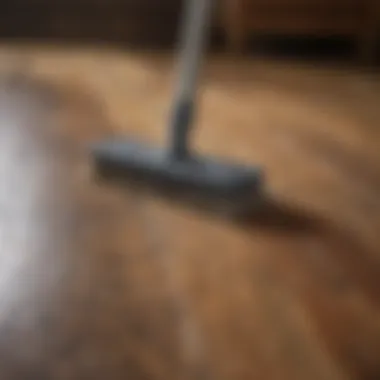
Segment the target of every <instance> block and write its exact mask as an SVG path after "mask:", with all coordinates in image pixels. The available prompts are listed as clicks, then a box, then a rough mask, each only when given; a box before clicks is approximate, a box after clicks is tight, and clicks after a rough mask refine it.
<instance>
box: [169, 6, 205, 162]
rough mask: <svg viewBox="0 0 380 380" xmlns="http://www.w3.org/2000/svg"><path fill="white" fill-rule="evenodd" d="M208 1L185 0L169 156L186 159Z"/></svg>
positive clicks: (203, 45) (203, 41)
mask: <svg viewBox="0 0 380 380" xmlns="http://www.w3.org/2000/svg"><path fill="white" fill-rule="evenodd" d="M211 11H212V0H187V1H186V7H185V14H184V22H183V29H182V36H181V40H180V57H179V79H178V85H177V88H176V92H175V97H174V102H173V103H174V104H173V111H172V119H171V124H170V128H171V130H170V132H169V133H170V142H169V143H170V145H169V149H170V153H171V154H172V155H173V156H174V157H173V158H177V159H179V158H186V157H187V156H188V155H189V152H188V134H189V131H190V129H191V124H192V120H193V116H194V111H195V110H194V108H195V101H196V91H197V84H198V77H199V68H200V64H201V60H202V56H203V53H204V49H205V42H206V37H207V29H208V24H209V21H210V18H211Z"/></svg>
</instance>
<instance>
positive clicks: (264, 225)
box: [0, 46, 380, 380]
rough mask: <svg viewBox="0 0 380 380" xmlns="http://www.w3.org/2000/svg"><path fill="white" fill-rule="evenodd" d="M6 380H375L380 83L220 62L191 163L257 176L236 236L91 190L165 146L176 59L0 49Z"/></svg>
mask: <svg viewBox="0 0 380 380" xmlns="http://www.w3.org/2000/svg"><path fill="white" fill-rule="evenodd" d="M0 58H1V60H0V184H1V185H0V189H1V191H0V206H1V213H0V215H1V217H0V234H1V250H0V378H1V379H4V380H7V379H11V380H18V379H39V380H43V379H57V380H61V379H62V380H66V379H78V380H82V379H83V380H84V379H91V380H96V379H105V378H109V379H113V380H117V379H133V380H140V379H149V380H156V379H157V380H158V379H162V380H171V379H176V380H182V379H186V380H187V379H194V380H195V379H196V380H200V379H205V380H206V379H207V380H208V379H217V380H251V379H265V380H276V379H279V380H283V379H289V380H296V379H300V380H304V379H308V380H314V379H316V380H317V379H318V380H322V379H326V380H327V379H331V380H332V379H334V380H336V379H358V380H359V379H360V380H367V379H368V380H372V379H378V378H380V364H379V363H380V361H379V356H380V292H379V286H380V237H379V232H380V200H379V193H380V150H379V147H380V130H379V123H380V109H379V108H378V106H379V95H380V82H379V79H378V78H377V77H376V76H375V75H371V74H366V73H360V72H357V71H353V70H348V69H337V68H330V69H328V68H317V67H315V66H312V65H301V64H299V63H290V62H272V61H255V60H251V61H249V60H247V61H241V62H235V61H233V60H228V59H226V58H211V59H210V61H209V63H208V65H207V68H206V70H205V78H204V80H205V87H204V92H203V95H204V96H203V102H202V107H201V109H200V111H199V120H198V124H199V127H200V128H199V130H198V131H197V132H196V133H195V135H194V145H195V146H196V147H197V148H198V149H199V150H200V151H203V152H206V151H207V152H209V153H210V154H214V155H222V156H224V157H227V158H234V159H240V160H243V161H246V162H248V163H252V164H254V163H259V164H261V165H262V166H263V167H264V168H265V170H266V176H267V183H266V191H267V201H266V204H265V206H264V207H263V208H262V209H261V210H260V211H258V212H257V214H256V215H254V216H252V217H251V218H250V219H249V220H247V221H245V222H244V223H237V222H233V221H232V220H228V219H226V218H219V217H218V216H216V215H215V214H213V213H207V212H202V211H200V210H199V209H193V208H191V207H188V206H183V205H181V204H177V203H175V202H174V203H173V202H170V201H168V200H165V199H162V198H160V197H156V196H154V195H152V194H144V193H140V192H139V191H136V190H132V189H131V190H128V189H121V188H118V187H116V186H113V185H112V186H111V185H106V184H103V183H99V182H97V181H95V180H94V178H93V176H92V174H91V161H90V159H89V156H88V149H87V148H88V145H89V144H90V143H91V142H92V141H95V140H96V139H98V138H100V137H102V136H104V135H106V134H108V133H114V132H120V133H129V134H134V135H139V136H140V137H141V138H142V139H146V140H148V141H150V142H153V143H156V144H158V145H159V144H162V143H163V141H164V134H163V128H164V126H165V117H166V115H167V113H168V106H169V100H170V92H171V88H172V83H173V78H174V77H173V71H172V65H171V60H170V57H169V56H160V55H157V54H137V53H127V52H118V51H113V50H106V49H102V50H96V49H89V48H88V49H79V48H72V49H69V48H57V47H56V48H48V47H37V46H29V47H22V46H18V47H11V46H2V47H1V48H0Z"/></svg>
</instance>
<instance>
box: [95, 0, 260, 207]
mask: <svg viewBox="0 0 380 380" xmlns="http://www.w3.org/2000/svg"><path fill="white" fill-rule="evenodd" d="M211 14H212V0H187V2H186V7H185V17H184V19H185V20H184V27H183V35H182V39H181V54H180V59H179V81H178V86H177V89H176V94H175V96H174V101H173V109H172V113H171V115H170V116H171V117H170V120H169V128H168V129H169V146H168V148H167V149H157V148H154V147H151V146H147V145H145V144H143V143H141V142H138V141H133V140H131V139H126V138H123V137H121V136H117V137H115V138H108V139H105V140H102V141H100V142H97V143H95V145H94V146H93V149H92V154H93V158H94V164H95V169H96V171H97V173H98V174H99V173H100V174H101V175H104V177H105V178H112V179H115V178H116V179H128V178H129V177H130V178H136V177H137V178H140V179H141V178H142V179H143V180H144V181H147V182H148V184H149V186H154V185H156V184H157V185H169V186H174V187H175V188H178V189H180V188H182V189H186V191H192V192H196V193H202V196H203V195H206V196H207V197H211V198H214V197H218V198H223V199H226V200H227V201H232V202H234V201H236V202H238V203H239V204H240V205H241V203H242V202H243V203H244V202H250V201H251V200H252V197H253V198H257V196H258V194H259V192H258V190H259V189H260V187H261V186H260V185H261V183H262V174H261V170H260V169H259V168H257V167H249V166H247V165H241V164H237V163H231V162H225V161H223V160H219V159H216V158H211V157H210V158H208V157H202V156H200V155H198V154H196V153H195V152H192V151H191V149H190V147H189V132H190V130H191V127H192V124H193V123H192V122H193V119H194V113H195V103H196V101H195V99H196V90H197V87H198V86H197V80H198V77H199V68H200V63H201V60H202V56H203V53H204V47H205V40H206V34H207V29H208V26H209V23H210V19H211Z"/></svg>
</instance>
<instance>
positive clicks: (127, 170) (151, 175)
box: [93, 138, 262, 203]
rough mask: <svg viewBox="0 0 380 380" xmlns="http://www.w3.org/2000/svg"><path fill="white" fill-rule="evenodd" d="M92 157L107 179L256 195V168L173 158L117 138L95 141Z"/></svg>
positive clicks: (229, 195) (232, 197)
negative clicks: (96, 142) (98, 142)
mask: <svg viewBox="0 0 380 380" xmlns="http://www.w3.org/2000/svg"><path fill="white" fill-rule="evenodd" d="M93 157H94V160H95V167H96V170H97V173H98V174H100V175H101V176H102V177H105V178H108V179H114V180H125V179H132V180H135V181H136V180H137V181H139V182H140V183H142V182H143V183H144V184H148V185H149V186H158V187H161V188H162V187H165V188H170V189H175V190H176V191H185V192H186V193H189V192H190V193H193V194H195V195H201V196H207V197H215V198H219V199H225V200H227V201H236V202H239V203H241V202H243V203H246V202H248V201H249V200H250V199H252V197H256V196H257V194H258V190H259V188H260V184H261V182H262V181H261V171H260V170H259V169H256V168H250V167H247V166H242V165H236V164H231V163H225V162H222V161H218V160H214V159H211V158H210V159H209V158H206V157H198V156H194V157H191V158H186V159H174V158H171V157H170V155H169V154H168V152H167V151H164V150H159V149H155V148H152V147H148V146H144V145H143V144H141V143H138V142H133V141H131V140H124V141H123V140H121V139H119V138H117V139H114V140H112V139H111V140H108V141H103V142H101V143H100V144H97V145H95V146H94V147H93Z"/></svg>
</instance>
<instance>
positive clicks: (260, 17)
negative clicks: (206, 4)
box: [222, 0, 379, 58]
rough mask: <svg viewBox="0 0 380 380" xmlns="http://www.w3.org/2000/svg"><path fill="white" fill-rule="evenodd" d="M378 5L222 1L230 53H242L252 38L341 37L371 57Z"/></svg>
mask: <svg viewBox="0 0 380 380" xmlns="http://www.w3.org/2000/svg"><path fill="white" fill-rule="evenodd" d="M378 4H379V2H378V1H376V0H374V1H371V0H224V2H223V10H222V11H223V22H224V29H225V31H226V36H227V41H228V46H229V49H230V50H233V51H241V50H243V49H244V47H245V45H246V43H247V40H248V38H249V37H250V36H251V35H252V34H255V33H256V34H267V35H268V34H291V35H294V34H304V35H318V36H334V35H344V36H349V37H351V38H354V39H355V40H356V41H357V42H358V46H359V50H360V53H361V55H362V56H363V58H368V57H369V56H370V55H372V54H373V51H374V47H375V41H376V34H377V26H378V20H379V18H378Z"/></svg>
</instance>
